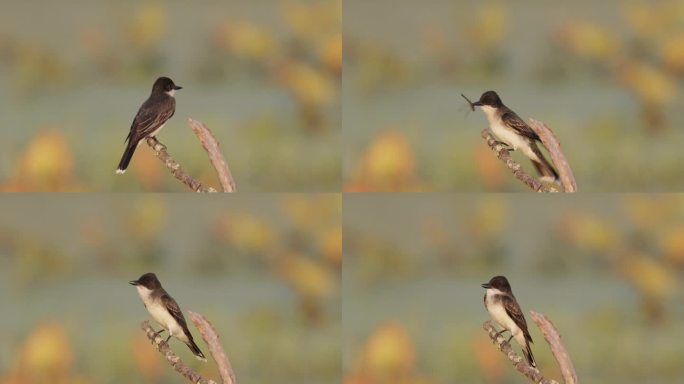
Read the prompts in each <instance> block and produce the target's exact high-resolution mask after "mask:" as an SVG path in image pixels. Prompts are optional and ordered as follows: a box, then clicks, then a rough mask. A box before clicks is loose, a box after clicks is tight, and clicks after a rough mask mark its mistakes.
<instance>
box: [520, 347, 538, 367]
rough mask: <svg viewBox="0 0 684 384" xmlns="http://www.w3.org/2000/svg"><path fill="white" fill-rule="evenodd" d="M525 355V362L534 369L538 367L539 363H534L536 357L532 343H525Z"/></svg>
mask: <svg viewBox="0 0 684 384" xmlns="http://www.w3.org/2000/svg"><path fill="white" fill-rule="evenodd" d="M523 354H524V355H525V360H527V364H529V365H530V366H532V367H535V368H536V367H537V363H536V362H535V361H534V356H533V355H532V348H530V343H529V342H528V343H525V349H523Z"/></svg>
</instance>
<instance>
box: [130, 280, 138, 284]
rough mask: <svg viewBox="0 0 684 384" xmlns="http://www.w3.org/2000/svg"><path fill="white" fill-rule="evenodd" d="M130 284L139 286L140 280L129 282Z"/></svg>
mask: <svg viewBox="0 0 684 384" xmlns="http://www.w3.org/2000/svg"><path fill="white" fill-rule="evenodd" d="M128 284H130V285H138V280H133V281H129V282H128Z"/></svg>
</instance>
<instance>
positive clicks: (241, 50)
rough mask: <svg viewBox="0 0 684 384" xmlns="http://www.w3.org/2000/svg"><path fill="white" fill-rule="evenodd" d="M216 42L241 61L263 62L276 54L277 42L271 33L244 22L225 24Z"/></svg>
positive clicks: (218, 33) (217, 34)
mask: <svg viewBox="0 0 684 384" xmlns="http://www.w3.org/2000/svg"><path fill="white" fill-rule="evenodd" d="M215 38H216V41H217V42H218V44H219V45H220V46H222V47H223V48H224V49H226V50H227V51H229V52H230V53H232V54H233V55H235V56H237V57H238V58H240V59H243V60H257V61H260V60H265V59H268V58H271V57H274V56H276V55H277V54H278V49H279V47H278V42H277V41H276V39H275V37H274V36H273V35H272V33H271V32H269V31H267V30H265V29H263V28H261V27H259V26H257V25H254V24H252V23H249V22H246V21H237V22H230V21H228V22H225V23H224V24H223V26H222V27H221V28H219V30H218V31H217V32H216V37H215Z"/></svg>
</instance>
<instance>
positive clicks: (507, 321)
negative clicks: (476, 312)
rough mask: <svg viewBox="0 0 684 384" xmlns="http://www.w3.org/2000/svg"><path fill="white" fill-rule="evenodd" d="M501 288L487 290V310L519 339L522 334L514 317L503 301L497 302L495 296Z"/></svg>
mask: <svg viewBox="0 0 684 384" xmlns="http://www.w3.org/2000/svg"><path fill="white" fill-rule="evenodd" d="M500 293H501V292H500V291H499V290H495V289H488V290H487V299H486V300H487V311H488V312H489V315H490V316H491V317H492V319H493V320H494V321H496V322H497V323H498V324H499V326H501V327H503V328H506V329H508V330H509V331H510V332H511V334H512V335H513V336H514V337H515V338H516V340H518V336H519V335H522V332H521V330H520V328H518V325H517V324H516V323H515V321H513V319H512V318H511V317H510V316H508V313H507V312H506V309H505V308H504V306H503V304H502V303H495V302H494V296H495V295H497V294H500Z"/></svg>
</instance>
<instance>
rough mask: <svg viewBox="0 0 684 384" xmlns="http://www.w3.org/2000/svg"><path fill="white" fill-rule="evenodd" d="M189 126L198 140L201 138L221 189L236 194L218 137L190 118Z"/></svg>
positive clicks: (199, 122)
mask: <svg viewBox="0 0 684 384" xmlns="http://www.w3.org/2000/svg"><path fill="white" fill-rule="evenodd" d="M188 125H189V126H190V128H191V129H192V131H193V132H195V135H197V138H199V140H200V142H201V143H202V147H204V150H206V151H207V154H208V155H209V160H210V161H211V164H212V165H213V166H214V169H215V170H216V174H217V175H218V179H219V181H220V182H221V187H222V188H223V192H235V190H236V186H235V180H233V175H232V174H231V172H230V168H228V164H227V163H226V159H225V158H224V157H223V155H222V154H221V149H220V148H219V143H218V141H217V140H216V137H215V136H214V134H213V133H212V132H211V130H210V129H209V128H208V127H207V126H206V125H204V123H202V122H201V121H197V120H193V119H191V118H188Z"/></svg>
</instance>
